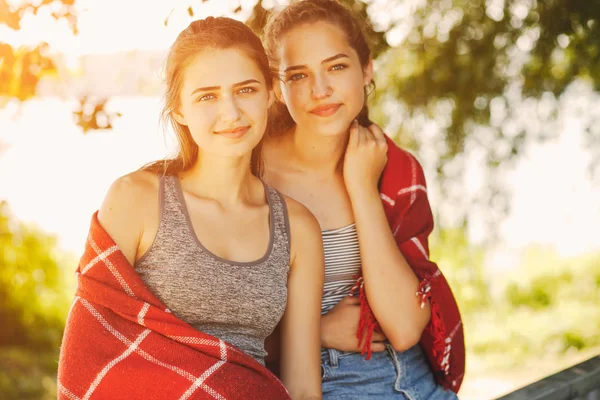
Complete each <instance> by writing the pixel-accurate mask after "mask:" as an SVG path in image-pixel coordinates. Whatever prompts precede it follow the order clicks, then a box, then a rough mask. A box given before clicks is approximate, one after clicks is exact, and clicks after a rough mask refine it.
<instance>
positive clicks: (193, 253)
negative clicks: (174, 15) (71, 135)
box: [58, 17, 324, 399]
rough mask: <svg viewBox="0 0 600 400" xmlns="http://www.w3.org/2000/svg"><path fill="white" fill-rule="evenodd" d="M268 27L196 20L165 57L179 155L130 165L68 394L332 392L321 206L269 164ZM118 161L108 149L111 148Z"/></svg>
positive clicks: (71, 362) (81, 322) (83, 307)
mask: <svg viewBox="0 0 600 400" xmlns="http://www.w3.org/2000/svg"><path fill="white" fill-rule="evenodd" d="M272 82H273V80H272V75H271V71H270V69H269V64H268V59H267V57H266V54H265V52H264V49H263V47H262V44H261V42H260V39H259V38H258V37H257V36H256V35H255V34H254V33H252V31H251V30H250V29H249V28H248V27H246V26H245V25H244V24H243V23H241V22H238V21H235V20H233V19H229V18H213V17H209V18H206V19H204V20H198V21H194V22H192V23H191V24H190V25H189V26H188V27H187V28H186V29H185V30H184V31H182V32H181V34H180V35H179V36H178V38H177V40H176V41H175V43H174V44H173V45H172V47H171V49H170V52H169V55H168V60H167V64H166V96H165V106H164V112H163V117H164V119H165V121H166V122H167V123H168V124H170V125H171V127H172V128H173V131H174V132H175V134H176V137H177V140H178V143H179V147H178V153H177V154H176V156H175V157H173V158H171V159H165V160H161V161H157V162H155V163H152V164H149V165H147V166H146V167H144V168H142V169H140V170H138V171H136V172H133V173H131V174H128V175H126V176H123V177H121V178H119V179H117V180H116V181H115V182H114V184H113V185H112V186H111V188H110V189H109V191H108V194H107V195H106V198H105V200H104V202H103V204H102V206H101V208H100V210H99V212H98V213H97V215H95V216H94V218H93V223H92V229H91V232H90V237H89V238H88V244H87V249H86V254H85V255H84V257H83V258H82V261H81V264H80V266H79V269H78V279H79V286H78V291H77V295H76V296H77V297H76V300H75V302H74V305H73V307H72V309H71V312H70V315H69V320H68V323H67V329H66V330H65V337H64V341H63V345H62V349H61V359H60V366H59V376H58V379H59V392H60V396H59V397H61V398H71V399H73V398H86V399H87V398H127V399H134V398H144V399H149V398H160V399H167V398H173V399H178V398H181V399H184V398H195V399H200V398H216V399H223V398H246V399H263V398H272V399H279V398H287V397H288V394H287V392H286V390H285V389H284V388H283V386H282V385H281V383H280V382H279V381H278V380H277V379H276V378H275V377H274V376H273V375H272V374H271V373H270V372H269V371H268V370H267V369H266V368H265V367H264V357H265V355H266V352H265V348H264V340H265V338H266V337H267V336H268V335H269V334H270V333H271V332H272V331H273V329H274V328H275V326H276V325H278V324H280V326H281V329H282V353H283V356H282V373H281V379H282V381H283V383H284V384H285V387H286V388H287V391H288V392H289V395H290V396H291V397H292V398H294V399H309V398H310V399H318V398H321V385H320V377H319V362H320V361H319V351H320V339H319V319H320V302H321V294H322V288H323V274H324V273H323V271H324V264H323V250H322V245H321V241H320V236H319V235H320V230H319V226H318V222H317V221H316V220H315V218H314V217H313V216H312V214H311V213H310V212H309V211H308V210H307V209H306V208H305V207H304V206H303V205H301V204H299V203H298V202H296V201H294V200H292V199H290V198H288V197H285V196H284V195H282V194H280V193H279V192H278V191H277V190H275V189H273V188H271V187H269V186H268V185H266V184H265V183H263V181H262V180H261V179H260V176H261V171H262V161H261V155H260V148H261V144H262V138H263V135H264V133H265V129H266V127H267V121H268V119H267V117H268V108H269V106H270V104H271V103H272V100H273V93H272V90H271V89H272ZM107 162H109V161H107Z"/></svg>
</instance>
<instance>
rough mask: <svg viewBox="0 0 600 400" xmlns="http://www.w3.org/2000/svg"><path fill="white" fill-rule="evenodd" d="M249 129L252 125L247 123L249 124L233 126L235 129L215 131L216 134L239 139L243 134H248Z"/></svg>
mask: <svg viewBox="0 0 600 400" xmlns="http://www.w3.org/2000/svg"><path fill="white" fill-rule="evenodd" d="M249 130H250V126H249V125H247V126H240V127H237V128H233V129H226V130H222V131H214V133H215V134H216V135H219V136H224V137H226V138H229V139H238V138H241V137H242V136H244V135H245V134H246V132H248V131H249Z"/></svg>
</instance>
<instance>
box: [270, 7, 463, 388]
mask: <svg viewBox="0 0 600 400" xmlns="http://www.w3.org/2000/svg"><path fill="white" fill-rule="evenodd" d="M263 40H264V43H265V48H266V50H267V54H268V55H269V58H270V62H271V66H272V68H273V69H274V70H275V71H276V72H277V74H278V77H277V78H278V79H277V81H276V85H275V91H276V93H277V97H278V102H277V103H276V104H274V106H273V113H272V114H271V118H272V120H271V122H272V131H273V132H272V134H271V135H270V137H269V139H268V140H267V141H266V142H265V144H264V153H265V165H266V172H265V178H266V180H267V182H268V183H269V184H271V185H272V186H274V187H276V188H277V189H278V190H280V191H281V192H283V193H285V194H286V195H289V196H290V197H292V198H294V199H296V200H298V201H300V202H301V203H302V204H304V205H305V206H307V207H308V208H309V210H310V211H311V212H312V213H313V214H314V215H315V216H316V218H317V220H318V221H319V223H320V227H321V229H322V239H323V244H324V250H325V264H326V273H325V288H324V293H323V300H322V314H323V317H322V322H321V345H322V348H323V350H322V384H323V396H324V398H332V399H338V398H369V399H370V398H407V399H454V398H456V395H455V392H457V391H458V388H459V387H460V382H461V380H462V376H463V372H464V343H463V332H462V326H461V322H460V315H459V312H458V308H457V306H456V302H455V300H454V298H453V296H452V292H451V290H450V288H449V287H448V285H447V282H446V281H445V279H444V277H443V275H442V274H441V272H440V271H439V269H438V268H437V266H436V265H435V264H434V263H433V262H431V261H429V259H428V244H427V238H428V235H429V233H430V232H431V230H432V228H433V218H432V214H431V210H430V206H429V202H428V200H427V190H426V186H425V180H424V175H423V171H422V168H421V166H420V165H419V163H418V162H417V161H416V159H415V158H414V157H413V156H412V155H411V154H410V153H408V152H407V151H405V150H402V149H400V148H399V147H397V146H396V145H395V144H394V143H393V142H392V141H391V140H390V139H389V138H387V137H386V136H385V135H384V133H383V132H382V131H381V130H380V129H379V128H378V127H377V126H376V125H372V123H371V122H370V121H369V118H368V108H367V105H366V98H367V94H368V92H369V90H370V88H371V87H372V84H373V79H372V77H373V66H372V60H371V56H370V51H369V46H368V44H367V41H366V40H365V35H364V33H363V31H362V29H361V24H360V21H359V20H358V19H357V18H356V17H354V16H353V15H352V13H351V11H350V10H349V9H347V8H346V7H344V6H343V5H341V4H340V3H339V2H337V1H333V0H302V1H296V2H293V3H292V4H291V5H289V6H288V7H286V8H285V9H283V10H281V11H279V12H276V13H274V14H273V15H271V17H270V20H269V21H268V23H267V26H266V28H265V33H264V38H263ZM357 277H358V279H357ZM444 389H450V390H444Z"/></svg>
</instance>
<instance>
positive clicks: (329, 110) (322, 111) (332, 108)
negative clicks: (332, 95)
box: [310, 104, 342, 117]
mask: <svg viewBox="0 0 600 400" xmlns="http://www.w3.org/2000/svg"><path fill="white" fill-rule="evenodd" d="M341 106H342V105H341V104H324V105H322V106H318V107H315V108H313V109H312V110H310V113H311V114H315V115H318V116H319V117H329V116H331V115H333V114H335V113H336V112H337V110H339V109H340V107H341Z"/></svg>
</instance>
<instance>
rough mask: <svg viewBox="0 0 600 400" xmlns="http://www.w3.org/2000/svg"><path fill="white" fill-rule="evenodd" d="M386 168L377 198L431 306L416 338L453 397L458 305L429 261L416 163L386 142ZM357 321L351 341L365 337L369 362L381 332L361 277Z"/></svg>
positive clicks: (459, 360) (426, 212) (459, 375)
mask: <svg viewBox="0 0 600 400" xmlns="http://www.w3.org/2000/svg"><path fill="white" fill-rule="evenodd" d="M387 141H388V162H387V165H386V166H385V169H384V171H383V174H382V177H381V185H380V195H381V200H382V202H383V206H384V209H385V213H386V216H387V218H388V222H389V224H390V228H391V229H392V232H393V233H394V238H395V240H396V244H397V245H398V248H399V249H400V251H401V252H402V254H403V255H404V257H405V258H406V261H407V262H408V263H409V264H410V266H411V267H412V269H413V271H414V273H415V275H417V277H418V278H419V280H420V281H421V285H420V287H419V292H418V295H419V296H421V299H422V300H423V301H427V300H428V301H429V303H430V304H431V321H430V323H429V324H428V325H427V327H426V328H425V331H424V332H423V335H422V336H421V341H420V345H421V347H422V348H423V352H424V353H425V355H426V356H427V359H428V361H429V365H430V366H431V369H432V370H433V373H434V376H435V378H436V380H437V383H438V384H440V385H442V386H443V387H444V388H446V389H451V390H453V391H454V392H458V389H459V388H460V385H461V383H462V380H463V377H464V373H465V341H464V336H463V335H464V334H463V327H462V320H461V317H460V312H459V310H458V305H457V304H456V300H455V299H454V295H453V294H452V290H451V289H450V285H448V282H447V281H446V278H444V275H443V274H442V271H440V269H439V268H438V266H437V265H436V264H435V263H434V262H432V261H430V260H429V245H428V237H429V234H430V233H431V231H432V230H433V215H432V213H431V207H430V206H429V200H428V198H427V186H426V184H425V175H424V174H423V169H422V168H421V165H419V162H418V161H417V160H416V159H415V158H414V157H413V156H412V155H411V154H410V153H408V152H407V151H404V150H402V149H401V148H399V147H398V146H396V144H395V143H394V142H393V141H392V140H391V139H390V138H387ZM356 289H359V293H360V300H361V318H360V322H359V327H358V331H357V333H356V336H357V338H362V337H363V336H364V335H365V334H366V335H367V340H365V346H364V348H363V354H365V353H366V354H367V359H369V358H370V355H371V349H370V344H371V341H370V337H371V335H372V334H373V331H375V330H378V331H381V328H380V327H379V324H378V322H377V320H376V319H375V316H374V315H373V311H372V310H371V308H370V306H369V303H368V299H367V296H366V292H365V290H364V284H363V282H362V277H361V278H359V280H358V282H357V286H356Z"/></svg>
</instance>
